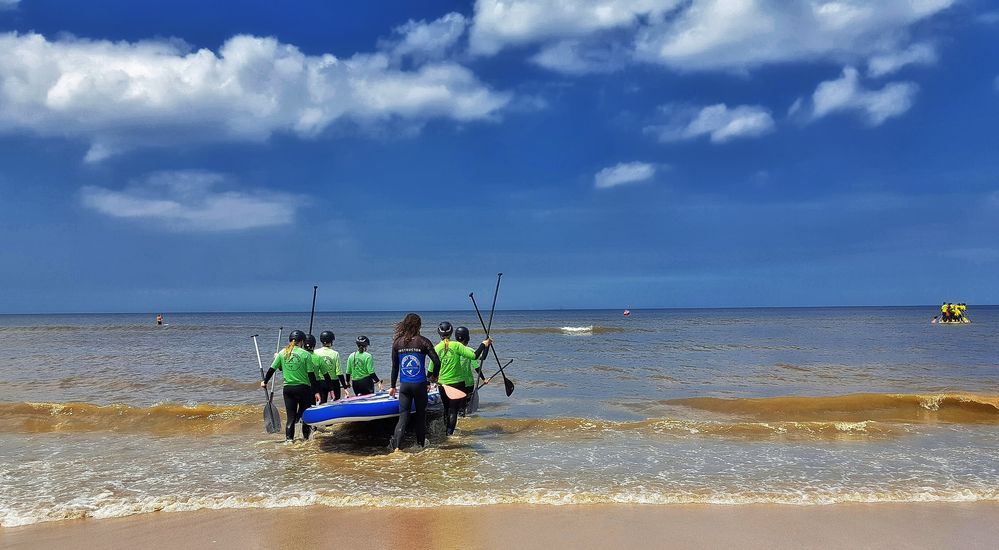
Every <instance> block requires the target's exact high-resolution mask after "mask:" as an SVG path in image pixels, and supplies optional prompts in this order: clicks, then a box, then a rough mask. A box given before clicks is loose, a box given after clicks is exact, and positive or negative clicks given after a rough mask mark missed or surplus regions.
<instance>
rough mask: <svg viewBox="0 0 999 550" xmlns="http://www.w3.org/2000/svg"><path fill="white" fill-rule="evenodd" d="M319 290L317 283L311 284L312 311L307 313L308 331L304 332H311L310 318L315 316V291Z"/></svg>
mask: <svg viewBox="0 0 999 550" xmlns="http://www.w3.org/2000/svg"><path fill="white" fill-rule="evenodd" d="M317 292H319V285H313V287H312V313H310V314H309V332H307V333H306V334H312V320H313V318H315V316H316V293H317Z"/></svg>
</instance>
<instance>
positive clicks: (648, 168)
mask: <svg viewBox="0 0 999 550" xmlns="http://www.w3.org/2000/svg"><path fill="white" fill-rule="evenodd" d="M655 175H656V167H655V166H654V165H652V164H649V163H647V162H621V163H618V164H616V165H614V166H609V167H607V168H604V169H603V170H600V171H599V172H597V173H596V174H595V175H594V176H593V185H594V187H596V188H597V189H610V188H611V187H617V186H619V185H627V184H629V183H641V182H643V181H648V180H650V179H652V176H655Z"/></svg>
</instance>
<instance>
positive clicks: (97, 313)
mask: <svg viewBox="0 0 999 550" xmlns="http://www.w3.org/2000/svg"><path fill="white" fill-rule="evenodd" d="M939 307H940V306H939V305H937V304H909V305H809V306H719V307H697V306H692V307H639V308H606V307H600V308H585V307H567V308H538V309H518V308H512V309H505V308H497V309H496V311H504V312H511V313H517V312H551V311H625V310H627V311H632V312H634V311H683V310H703V311H710V310H733V309H735V310H766V309H861V308H939ZM973 307H976V308H979V307H985V308H990V307H996V304H977V305H974V306H973ZM411 311H419V309H344V310H316V313H317V314H320V313H324V314H325V313H408V312H411ZM423 311H425V312H427V313H457V312H465V311H472V309H471V308H469V309H467V310H466V309H427V310H423ZM157 313H159V314H163V315H168V314H169V315H194V314H243V315H248V314H298V313H307V311H305V310H300V311H291V310H288V311H278V310H260V311H256V310H237V311H233V310H227V311H224V310H206V311H168V310H148V311H57V312H52V311H49V312H30V313H11V312H2V313H0V316H13V315H156V314H157Z"/></svg>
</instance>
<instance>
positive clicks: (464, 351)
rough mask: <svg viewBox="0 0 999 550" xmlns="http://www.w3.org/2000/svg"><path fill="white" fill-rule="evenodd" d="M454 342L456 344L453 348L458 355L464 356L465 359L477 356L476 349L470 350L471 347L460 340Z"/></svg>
mask: <svg viewBox="0 0 999 550" xmlns="http://www.w3.org/2000/svg"><path fill="white" fill-rule="evenodd" d="M454 343H455V344H458V345H457V346H454V347H453V349H454V350H455V351H457V352H458V356H460V357H464V358H465V359H475V358H476V357H478V353H479V352H478V350H475V351H472V348H470V347H468V346H466V345H464V344H462V343H461V342H454Z"/></svg>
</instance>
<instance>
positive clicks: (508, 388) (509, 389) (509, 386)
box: [468, 285, 513, 397]
mask: <svg viewBox="0 0 999 550" xmlns="http://www.w3.org/2000/svg"><path fill="white" fill-rule="evenodd" d="M496 288H497V289H499V285H497V286H496ZM468 297H469V298H471V299H472V305H473V306H474V307H475V314H476V315H478V316H479V324H480V325H482V330H484V331H486V338H489V329H488V328H487V327H486V322H485V321H484V320H483V319H482V313H481V312H479V305H478V304H476V303H475V293H474V292H473V293H469V295H468ZM491 347H492V348H493V357H495V358H496V366H498V367H499V372H500V374H501V375H503V386H504V387H505V388H506V396H507V397H510V394H512V393H513V382H511V381H510V379H509V378H507V377H506V373H505V372H503V363H502V362H501V361H500V358H499V354H497V353H496V346H495V344H494V345H492V346H491ZM493 376H496V375H495V374H494V375H493Z"/></svg>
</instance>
